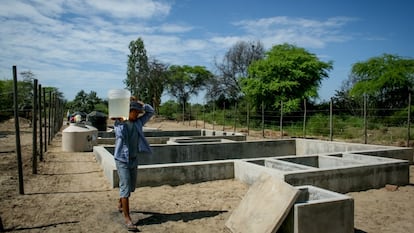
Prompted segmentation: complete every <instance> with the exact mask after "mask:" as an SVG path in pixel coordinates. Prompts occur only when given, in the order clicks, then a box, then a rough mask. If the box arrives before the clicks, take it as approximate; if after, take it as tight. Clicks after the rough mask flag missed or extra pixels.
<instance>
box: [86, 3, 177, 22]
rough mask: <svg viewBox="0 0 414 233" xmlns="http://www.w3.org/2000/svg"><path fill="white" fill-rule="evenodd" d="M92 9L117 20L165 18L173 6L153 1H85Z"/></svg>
mask: <svg viewBox="0 0 414 233" xmlns="http://www.w3.org/2000/svg"><path fill="white" fill-rule="evenodd" d="M85 3H86V4H88V5H90V6H91V7H92V9H96V10H97V11H100V12H102V13H105V14H109V15H111V16H112V17H115V18H127V19H130V18H143V19H150V18H154V17H164V16H166V15H168V14H169V13H170V10H171V6H170V5H169V4H167V3H164V2H160V1H153V0H117V1H114V0H85Z"/></svg>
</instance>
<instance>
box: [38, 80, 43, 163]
mask: <svg viewBox="0 0 414 233" xmlns="http://www.w3.org/2000/svg"><path fill="white" fill-rule="evenodd" d="M39 152H40V157H39V159H40V161H43V130H42V85H40V84H39Z"/></svg>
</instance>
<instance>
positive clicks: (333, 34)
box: [233, 16, 356, 48]
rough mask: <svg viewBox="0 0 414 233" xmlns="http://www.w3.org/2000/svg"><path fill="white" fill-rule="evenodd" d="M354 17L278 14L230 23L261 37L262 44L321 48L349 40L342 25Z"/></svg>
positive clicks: (353, 19) (256, 36)
mask: <svg viewBox="0 0 414 233" xmlns="http://www.w3.org/2000/svg"><path fill="white" fill-rule="evenodd" d="M355 20H356V19H355V18H347V17H333V18H328V19H327V20H324V21H323V20H314V19H305V18H291V17H287V16H277V17H271V18H261V19H257V20H241V21H238V22H235V23H233V24H234V25H235V26H238V27H240V28H242V29H243V30H245V31H246V32H247V33H248V34H250V35H252V36H253V37H255V38H260V40H261V41H263V42H264V43H265V46H267V47H271V46H272V45H274V44H280V43H292V44H297V45H298V46H303V47H309V48H323V47H325V46H326V44H327V43H329V42H343V41H347V40H350V36H347V35H344V34H342V32H341V27H343V26H344V25H346V24H347V23H349V22H352V21H355Z"/></svg>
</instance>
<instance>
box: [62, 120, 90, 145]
mask: <svg viewBox="0 0 414 233" xmlns="http://www.w3.org/2000/svg"><path fill="white" fill-rule="evenodd" d="M97 138H98V129H97V128H95V127H93V126H89V125H84V124H77V123H70V125H69V126H68V127H67V128H66V129H64V130H63V132H62V151H65V152H84V151H92V150H93V147H94V146H96V145H98V141H97Z"/></svg>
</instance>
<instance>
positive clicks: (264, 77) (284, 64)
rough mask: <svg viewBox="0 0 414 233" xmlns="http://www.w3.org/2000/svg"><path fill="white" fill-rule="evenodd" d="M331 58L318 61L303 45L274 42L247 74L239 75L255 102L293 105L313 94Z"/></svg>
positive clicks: (248, 94) (249, 95)
mask: <svg viewBox="0 0 414 233" xmlns="http://www.w3.org/2000/svg"><path fill="white" fill-rule="evenodd" d="M331 69H332V62H322V61H319V59H318V58H317V57H316V56H315V55H314V54H311V53H309V52H308V51H306V50H305V49H303V48H299V47H296V46H294V45H290V44H281V45H276V46H274V47H273V48H272V49H271V50H270V51H268V52H267V53H266V57H265V58H264V59H262V60H258V61H255V62H254V63H253V64H252V65H251V66H250V67H249V77H247V78H243V79H242V90H243V92H244V93H245V95H246V96H247V97H248V98H249V99H250V100H251V101H252V102H253V104H255V105H256V106H259V105H260V104H261V102H262V101H263V103H264V104H265V106H271V107H273V108H277V107H279V105H280V102H281V101H283V102H284V108H287V109H294V108H296V107H297V106H298V104H299V101H300V99H303V98H308V97H317V95H318V93H317V89H318V87H319V86H320V84H321V81H322V79H324V78H328V71H329V70H331Z"/></svg>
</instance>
